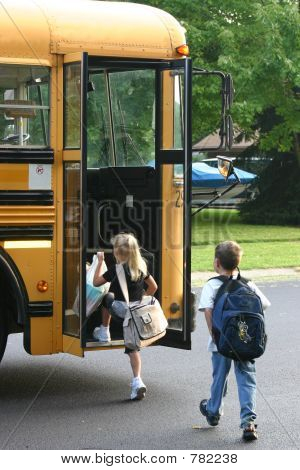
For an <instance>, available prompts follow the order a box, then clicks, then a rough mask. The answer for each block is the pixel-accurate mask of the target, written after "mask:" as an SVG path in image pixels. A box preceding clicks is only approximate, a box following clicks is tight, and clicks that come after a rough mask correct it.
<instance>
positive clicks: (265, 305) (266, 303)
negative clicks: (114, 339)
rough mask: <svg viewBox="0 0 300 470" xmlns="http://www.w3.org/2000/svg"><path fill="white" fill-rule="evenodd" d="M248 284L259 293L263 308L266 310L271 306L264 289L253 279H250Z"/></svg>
mask: <svg viewBox="0 0 300 470" xmlns="http://www.w3.org/2000/svg"><path fill="white" fill-rule="evenodd" d="M248 286H249V287H250V288H251V289H252V290H253V291H254V292H255V293H256V294H257V295H258V297H259V298H260V300H261V303H262V308H263V310H266V309H267V308H268V307H270V305H271V302H270V301H269V299H267V297H266V296H265V295H264V294H263V293H262V291H261V290H260V289H259V288H258V287H257V285H256V284H255V283H254V282H253V281H249V283H248Z"/></svg>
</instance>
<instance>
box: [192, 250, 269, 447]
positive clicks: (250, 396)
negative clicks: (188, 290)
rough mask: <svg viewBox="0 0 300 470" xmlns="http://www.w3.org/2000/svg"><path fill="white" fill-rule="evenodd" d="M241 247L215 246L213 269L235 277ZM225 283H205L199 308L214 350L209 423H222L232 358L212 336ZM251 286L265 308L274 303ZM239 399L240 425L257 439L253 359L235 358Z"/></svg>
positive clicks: (205, 404)
mask: <svg viewBox="0 0 300 470" xmlns="http://www.w3.org/2000/svg"><path fill="white" fill-rule="evenodd" d="M241 257H242V249H241V247H240V246H239V245H238V244H237V243H236V242H234V241H225V242H222V243H220V244H219V245H218V246H217V247H216V249H215V259H214V270H215V271H216V272H217V273H218V275H221V276H227V277H230V276H233V277H235V271H236V269H237V268H238V265H239V263H240V261H241ZM221 285H222V281H221V280H220V279H210V280H209V281H208V282H207V283H206V284H205V285H204V287H203V289H202V292H201V298H200V303H199V310H202V311H204V314H205V319H206V323H207V326H208V330H209V333H210V337H209V342H208V351H210V352H211V353H212V368H213V373H212V376H213V381H212V385H211V397H210V398H209V399H208V400H206V399H205V400H202V401H201V403H200V411H201V413H202V414H203V415H204V416H205V417H206V420H207V422H208V424H209V425H210V426H217V425H218V424H219V420H220V416H221V415H222V414H223V413H222V410H223V397H224V396H225V395H226V391H227V380H228V374H229V371H230V368H231V363H232V361H233V359H230V358H228V357H225V356H222V355H221V354H219V353H218V350H217V346H216V344H215V343H214V341H213V337H212V313H213V308H214V301H215V298H216V295H217V292H218V290H219V288H220V286H221ZM248 286H249V287H250V288H251V289H252V290H253V291H254V292H255V293H256V294H257V295H258V296H259V297H260V299H261V302H262V306H263V309H264V310H265V309H266V308H267V307H269V306H270V305H271V304H270V302H269V300H268V299H267V298H266V297H265V296H264V295H263V293H262V292H261V291H260V290H259V289H258V287H257V286H256V285H255V284H254V282H251V281H249V282H248ZM233 362H234V370H235V376H236V382H237V387H238V394H239V401H240V407H241V412H240V418H241V428H242V429H243V438H244V440H247V441H250V440H254V439H257V437H258V436H257V432H256V425H255V419H256V412H255V406H256V371H255V363H254V362H250V361H243V362H240V361H233Z"/></svg>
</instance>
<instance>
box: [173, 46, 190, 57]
mask: <svg viewBox="0 0 300 470" xmlns="http://www.w3.org/2000/svg"><path fill="white" fill-rule="evenodd" d="M176 52H178V54H180V55H189V54H190V48H189V46H188V45H187V44H182V46H179V47H176Z"/></svg>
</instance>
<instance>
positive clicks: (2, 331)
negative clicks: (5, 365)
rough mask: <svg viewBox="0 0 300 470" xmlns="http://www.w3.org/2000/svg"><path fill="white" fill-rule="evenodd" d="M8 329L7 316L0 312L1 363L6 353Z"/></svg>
mask: <svg viewBox="0 0 300 470" xmlns="http://www.w3.org/2000/svg"><path fill="white" fill-rule="evenodd" d="M7 336H8V329H7V320H6V315H5V314H3V313H1V311H0V362H1V360H2V357H3V354H4V352H5V348H6V343H7Z"/></svg>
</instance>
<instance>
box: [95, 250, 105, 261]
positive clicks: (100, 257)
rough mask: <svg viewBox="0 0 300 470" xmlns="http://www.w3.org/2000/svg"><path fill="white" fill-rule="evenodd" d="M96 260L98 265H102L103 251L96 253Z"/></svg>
mask: <svg viewBox="0 0 300 470" xmlns="http://www.w3.org/2000/svg"><path fill="white" fill-rule="evenodd" d="M97 258H98V261H99V263H102V261H103V260H104V253H103V251H98V252H97Z"/></svg>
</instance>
